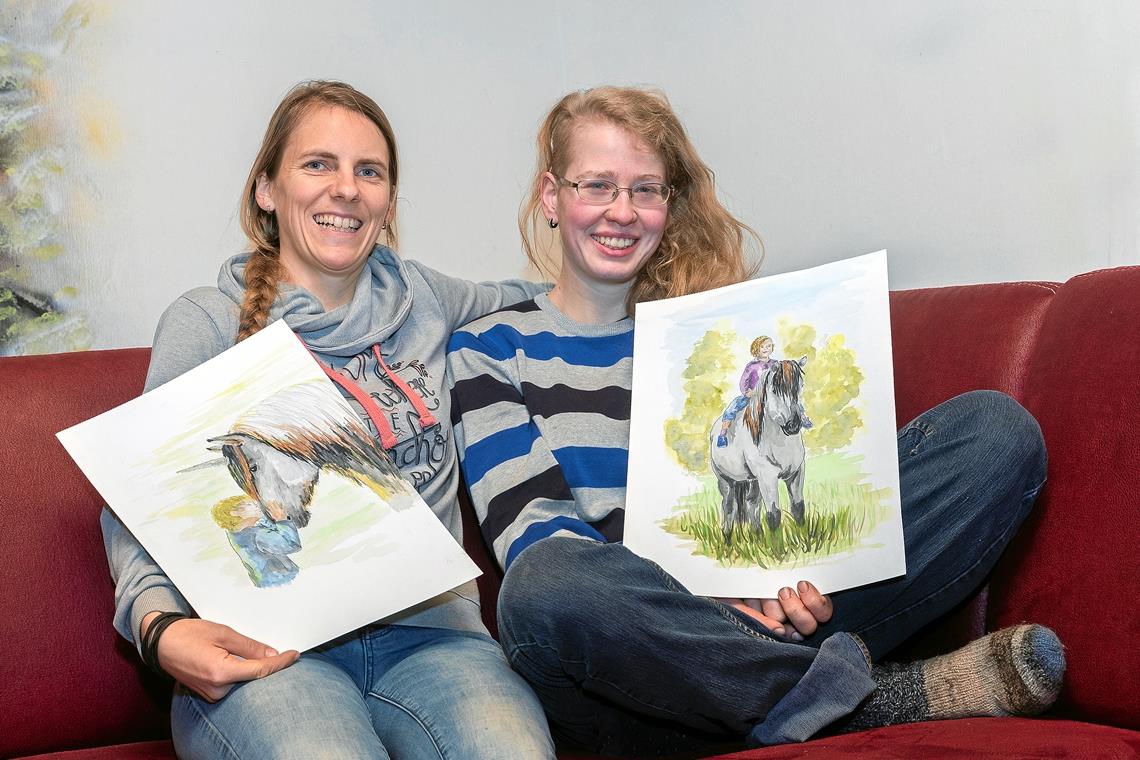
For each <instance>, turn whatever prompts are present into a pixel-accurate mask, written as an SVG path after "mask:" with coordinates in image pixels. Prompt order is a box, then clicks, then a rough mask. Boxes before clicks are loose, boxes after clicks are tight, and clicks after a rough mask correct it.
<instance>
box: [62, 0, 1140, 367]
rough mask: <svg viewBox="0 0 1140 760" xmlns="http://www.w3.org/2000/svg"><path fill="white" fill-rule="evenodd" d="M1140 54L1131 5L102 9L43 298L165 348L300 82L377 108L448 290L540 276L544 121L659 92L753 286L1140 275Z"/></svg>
mask: <svg viewBox="0 0 1140 760" xmlns="http://www.w3.org/2000/svg"><path fill="white" fill-rule="evenodd" d="M1137 32H1140V3H1136V2H1134V0H1109V1H1103V2H1083V1H1082V0H1071V1H1068V2H1060V1H1053V2H1027V1H1025V0H1004V1H1003V2H1000V3H999V2H989V1H986V2H966V1H963V0H922V1H921V2H917V1H916V0H878V1H876V2H859V3H854V2H851V3H849V2H839V1H838V0H834V1H832V2H821V1H817V2H787V1H786V0H773V1H771V2H718V3H707V4H700V5H698V4H696V3H690V2H680V1H673V0H658V2H656V3H653V4H649V5H647V4H643V3H615V2H613V0H607V1H605V2H596V1H594V0H579V2H577V3H574V4H572V5H570V4H566V3H557V2H534V1H533V0H529V1H524V0H509V1H508V2H501V3H495V4H492V3H485V4H484V3H459V2H415V3H407V2H368V1H367V0H348V1H346V2H340V3H332V4H326V3H320V4H317V3H311V2H298V1H294V2H268V1H267V2H256V3H255V2H242V3H231V2H221V1H220V0H209V1H206V0H198V1H197V2H193V3H188V2H175V1H168V2H154V1H152V0H134V1H131V2H114V3H107V4H101V5H97V6H96V12H95V13H94V15H93V16H92V20H91V22H90V23H89V25H88V26H87V28H86V29H84V30H83V31H82V33H81V34H79V35H78V36H77V37H76V40H75V42H74V43H73V46H72V49H71V50H70V51H69V56H70V59H71V60H72V62H73V63H72V64H71V68H69V69H66V72H65V75H63V76H61V77H60V81H59V82H58V85H57V86H58V90H59V95H60V97H61V98H62V99H63V100H62V101H61V102H70V103H76V104H78V105H77V114H76V115H75V117H74V125H73V129H74V135H73V136H74V137H75V138H76V139H77V140H79V141H80V142H83V141H88V142H91V143H93V144H94V145H95V147H90V148H89V149H88V150H86V151H84V153H85V155H84V157H83V158H81V159H80V162H79V163H80V164H81V166H80V167H79V168H78V169H77V171H76V174H77V176H80V177H81V178H82V179H81V181H76V183H75V188H73V192H74V194H75V197H76V200H75V204H76V208H77V209H78V210H77V211H76V212H75V222H76V223H75V230H76V234H75V235H74V237H73V238H72V240H71V241H70V243H69V246H71V247H73V248H74V250H77V251H79V252H81V253H80V255H78V256H77V255H74V254H72V255H70V256H64V257H61V259H60V260H59V261H58V262H57V263H55V264H53V265H52V266H53V267H54V269H52V271H51V276H52V277H57V278H61V277H62V278H66V277H70V278H71V279H72V280H73V281H74V283H75V284H77V285H78V286H79V289H80V294H79V296H78V297H77V303H76V305H77V307H78V308H80V309H81V310H82V311H84V312H85V313H86V314H87V315H88V319H89V322H90V325H91V329H92V333H93V336H94V341H95V344H96V346H101V347H106V346H117V345H140V344H146V343H149V341H150V337H151V334H152V330H153V327H154V324H155V321H156V320H157V317H158V315H159V314H160V313H161V311H162V309H163V308H164V307H165V305H166V304H167V303H169V302H170V301H171V300H172V299H173V298H174V297H175V296H177V294H178V293H180V292H181V291H183V290H185V289H187V288H190V287H192V286H195V285H200V284H211V283H213V282H214V279H215V273H216V271H217V267H218V264H219V263H220V262H221V260H222V259H223V258H224V257H226V256H227V255H229V254H230V253H233V252H236V251H237V250H239V249H240V248H241V246H242V239H241V237H240V233H239V231H238V229H237V223H236V208H237V198H238V194H239V192H240V189H241V184H242V182H243V180H244V177H245V173H246V171H247V170H248V166H249V163H250V162H251V160H252V157H253V154H254V152H255V151H256V148H257V145H258V143H259V141H260V138H261V133H262V131H263V129H264V127H265V123H266V121H267V120H268V117H269V114H270V112H271V111H272V109H273V107H274V106H275V105H276V103H277V101H278V100H279V99H280V97H281V95H282V94H283V93H284V92H285V91H286V90H287V89H288V87H289V86H290V85H291V84H293V83H295V82H297V81H299V80H302V79H308V78H339V79H343V80H345V81H348V82H350V83H351V84H353V85H355V86H357V87H358V88H360V89H362V90H363V91H365V92H367V93H369V94H370V95H372V96H373V97H374V98H375V99H376V100H377V101H378V102H379V103H380V104H381V106H383V107H384V108H385V110H386V111H387V112H388V115H389V116H390V117H391V119H392V121H393V123H394V126H395V128H396V131H397V137H398V139H399V141H400V150H401V154H402V155H401V173H402V176H403V181H402V183H401V187H400V206H399V213H400V224H401V235H402V238H403V240H402V246H401V248H402V251H403V253H404V254H405V255H407V256H410V257H413V258H418V259H421V260H423V261H426V262H428V263H430V264H432V265H434V266H436V267H438V268H439V269H442V270H444V271H447V272H449V273H454V274H458V275H463V276H467V277H472V278H488V277H504V276H515V275H518V274H522V273H523V272H524V271H525V269H524V265H523V259H522V254H521V252H520V248H519V245H518V234H517V230H516V226H515V219H516V214H517V209H518V203H519V201H520V199H521V197H522V192H523V187H524V185H525V184H526V182H527V180H528V179H529V176H530V171H531V168H532V162H533V160H534V157H533V148H532V147H531V145H532V141H533V139H534V131H535V129H536V127H537V123H538V121H539V120H540V118H541V117H542V116H543V115H544V114H545V112H546V110H547V108H548V107H549V106H550V105H551V104H552V103H553V101H554V100H556V99H557V98H558V97H559V96H560V95H561V94H562V93H564V92H565V91H567V90H568V89H571V88H578V87H584V86H589V85H592V84H599V83H619V84H623V83H641V84H653V85H657V86H659V87H661V88H663V89H664V90H665V91H666V92H667V93H668V95H669V96H670V98H671V100H672V101H673V103H674V105H675V107H676V108H677V110H678V111H679V113H680V114H681V116H682V118H683V119H684V121H685V122H686V124H687V125H688V127H689V129H690V131H691V133H692V135H693V137H694V139H695V141H696V143H697V145H698V147H699V148H700V150H701V151H702V154H703V156H704V157H705V159H706V161H707V162H708V163H709V164H710V165H711V166H712V167H713V168H714V170H715V171H716V172H717V178H718V183H719V185H720V190H721V193H722V196H723V197H724V198H725V200H726V202H727V203H728V205H729V206H730V207H731V208H732V209H733V210H734V211H735V212H737V213H738V214H739V215H740V216H741V217H743V218H744V219H745V220H746V221H747V222H748V223H750V224H752V225H753V226H755V227H756V228H757V229H758V230H759V231H760V232H761V233H762V235H763V237H764V240H765V243H766V247H767V258H766V261H765V265H764V272H767V273H775V272H781V271H786V270H790V269H797V268H802V267H805V266H810V265H814V264H818V263H822V262H825V261H830V260H834V259H838V258H842V257H846V256H849V255H855V254H860V253H865V252H867V251H871V250H876V249H878V248H883V247H886V248H887V249H888V250H889V252H890V265H891V278H892V279H891V284H892V287H895V288H909V287H918V286H928V285H939V284H953V283H970V282H984V281H1001V280H1011V279H1064V278H1066V277H1068V276H1070V275H1072V274H1075V273H1078V272H1081V271H1086V270H1089V269H1094V268H1099V267H1108V266H1116V265H1121V264H1134V263H1138V262H1140V248H1138V242H1140V241H1138V237H1140V53H1138V52H1137V47H1140V46H1137V45H1136V44H1135V40H1136V38H1137V36H1138V35H1137ZM100 146H101V147H100ZM96 148H98V149H96ZM44 276H47V275H46V274H45V275H44Z"/></svg>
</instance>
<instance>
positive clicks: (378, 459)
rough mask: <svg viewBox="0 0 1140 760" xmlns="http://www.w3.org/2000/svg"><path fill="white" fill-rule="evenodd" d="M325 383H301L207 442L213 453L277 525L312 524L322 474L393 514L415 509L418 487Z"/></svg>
mask: <svg viewBox="0 0 1140 760" xmlns="http://www.w3.org/2000/svg"><path fill="white" fill-rule="evenodd" d="M324 382H325V381H324V380H321V381H318V382H308V383H298V384H297V385H293V386H290V387H288V388H285V389H284V390H281V391H278V392H277V393H274V394H273V395H272V396H269V397H268V398H266V399H265V400H264V401H262V402H261V403H259V404H257V405H256V406H254V407H253V408H251V409H249V410H248V411H246V412H245V413H244V414H242V415H241V416H240V417H239V418H238V419H237V420H236V421H235V422H234V424H233V425H232V426H231V427H230V430H229V432H227V433H226V434H225V435H222V436H218V437H216V438H210V439H208V440H209V442H210V443H213V444H215V445H214V446H212V447H210V448H211V450H213V451H220V452H221V454H222V459H223V460H224V462H225V464H226V466H227V468H228V469H229V472H230V475H231V476H232V477H233V479H234V482H236V483H237V484H238V486H239V487H240V488H241V489H242V490H243V491H244V492H245V493H246V494H247V495H248V496H249V497H250V498H252V499H254V500H255V501H257V502H258V504H260V506H261V510H262V512H263V513H264V514H265V516H266V517H267V518H268V519H270V520H273V521H280V520H291V521H293V522H294V523H296V525H297V527H299V528H303V527H305V526H306V525H308V524H309V517H310V513H309V503H310V501H312V498H313V491H314V489H315V488H316V485H317V480H318V478H319V477H320V473H321V471H322V470H332V471H334V472H336V473H339V474H340V475H343V476H345V477H347V478H349V479H351V480H352V481H354V482H355V483H357V484H358V485H361V486H364V487H366V488H369V489H370V490H372V491H374V492H375V493H376V494H378V495H379V496H380V497H381V498H382V499H384V500H385V502H387V503H388V504H389V506H391V507H392V508H394V509H397V510H400V509H404V508H406V507H408V506H411V504H412V503H413V501H412V499H411V498H409V496H410V494H412V493H414V492H413V490H412V488H411V486H410V485H408V483H407V482H406V481H404V480H403V478H402V477H401V476H400V471H399V470H398V469H396V466H395V465H394V464H392V461H391V460H390V459H389V458H388V456H387V454H385V453H384V451H383V449H381V448H380V445H379V444H378V443H377V442H376V440H375V439H374V438H373V437H372V436H371V435H370V434H369V433H368V430H367V429H366V428H365V427H364V425H363V424H362V423H361V422H360V420H359V419H358V418H357V417H356V416H355V415H353V414H352V413H351V411H350V410H348V409H346V408H344V407H343V406H341V405H337V404H330V403H329V401H328V397H327V395H326V393H325V392H322V391H323V390H324V388H323V385H324ZM207 464H208V463H207ZM400 497H404V498H400Z"/></svg>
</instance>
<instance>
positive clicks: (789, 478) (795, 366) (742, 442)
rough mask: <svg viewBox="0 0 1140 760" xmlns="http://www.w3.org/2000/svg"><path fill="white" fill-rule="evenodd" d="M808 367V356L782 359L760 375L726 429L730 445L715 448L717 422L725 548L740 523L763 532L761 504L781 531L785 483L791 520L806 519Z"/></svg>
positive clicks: (713, 460)
mask: <svg viewBox="0 0 1140 760" xmlns="http://www.w3.org/2000/svg"><path fill="white" fill-rule="evenodd" d="M806 365H807V357H806V356H805V357H803V358H802V359H800V360H799V361H790V360H784V361H778V362H776V363H775V365H773V366H772V367H771V368H770V369H768V370H766V371H765V372H764V373H763V374H762V375H761V376H760V380H759V382H758V383H757V384H756V389H755V390H754V391H753V393H752V396H751V398H749V399H748V404H747V406H745V408H744V410H743V411H742V412H741V413H740V414H737V415H736V419H734V420H733V421H732V423H731V425H730V426H729V428H728V434H727V437H728V445H727V446H723V447H718V446H717V445H716V438H717V435H718V434H719V433H720V424H721V417H718V418H717V419H716V420H714V421H713V425H712V430H711V431H710V433H709V450H710V455H709V460H710V464H711V465H712V471H713V473H714V474H715V475H716V480H717V486H718V487H719V488H720V495H721V528H722V529H723V531H724V540H725V543H726V544H728V543H730V542H731V538H732V531H733V528H735V527H736V526H738V525H744V524H748V525H751V526H752V527H753V528H754V529H755V530H757V531H759V530H761V524H760V507H761V506H763V509H764V517H765V521H766V522H767V523H768V529H769V530H772V531H774V530H776V529H777V528H779V527H780V500H779V493H778V491H777V486H778V484H779V481H781V480H782V481H784V486H785V487H786V488H787V489H788V497H789V502H790V504H791V512H792V518H793V519H795V521H796V522H798V523H801V524H802V523H803V521H804V443H803V438H802V437H801V427H802V419H801V413H802V409H803V406H802V402H803V386H804V367H805V366H806ZM722 416H723V415H722Z"/></svg>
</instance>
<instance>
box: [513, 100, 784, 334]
mask: <svg viewBox="0 0 1140 760" xmlns="http://www.w3.org/2000/svg"><path fill="white" fill-rule="evenodd" d="M591 122H593V123H597V122H603V123H610V124H614V125H616V126H618V127H620V128H622V129H625V130H627V131H628V132H629V133H630V134H632V135H634V136H635V137H636V138H637V139H638V140H639V141H640V142H642V143H644V144H645V145H646V146H648V147H649V148H651V149H652V150H653V151H654V152H656V153H657V155H658V156H659V157H660V158H661V160H662V162H663V163H664V164H665V172H666V183H667V184H669V185H671V186H672V187H674V188H675V191H674V194H673V196H672V197H671V198H670V200H669V215H668V219H667V221H666V223H665V231H664V233H663V234H662V236H661V243H660V244H659V245H658V246H657V250H656V251H655V252H654V253H653V255H652V256H650V257H649V259H648V261H646V263H645V264H644V266H642V268H641V271H640V272H638V274H637V276H636V277H635V278H634V281H633V284H632V286H631V287H630V290H629V295H628V296H627V298H626V309H627V311H628V312H629V313H630V314H633V313H634V310H635V308H636V306H637V304H638V303H639V302H641V301H651V300H655V299H658V298H669V297H672V296H679V295H686V294H688V293H696V292H699V291H702V290H709V289H711V288H716V287H720V286H721V285H729V284H731V283H735V282H740V281H742V280H745V279H747V278H748V277H750V276H751V275H752V274H754V273H755V271H756V269H757V267H758V265H759V258H762V257H763V244H762V243H761V241H760V236H759V235H758V234H757V233H756V231H755V230H753V229H752V228H751V227H749V226H748V225H747V224H745V223H744V222H742V221H740V220H739V219H737V218H736V217H734V216H733V215H732V214H730V213H729V212H728V210H727V209H725V207H724V206H723V205H722V204H721V202H720V201H719V200H718V199H717V197H716V185H715V182H714V176H713V172H712V170H711V169H710V168H709V167H708V166H707V165H706V164H705V163H704V162H703V161H702V160H701V158H700V156H699V155H697V150H696V148H695V147H694V146H693V143H692V141H691V140H690V139H689V136H688V134H687V133H686V132H685V128H684V126H683V125H682V124H681V121H680V119H678V118H677V115H676V114H675V113H674V112H673V108H672V106H670V104H669V100H668V98H666V97H665V95H664V93H661V92H659V91H656V90H651V89H643V88H638V87H595V88H593V89H589V90H580V91H576V92H571V93H569V94H568V95H566V96H564V97H563V98H562V99H561V100H559V101H558V103H557V104H556V105H555V106H554V108H553V109H552V110H551V111H550V113H548V114H547V116H546V118H545V119H544V120H543V122H542V126H541V127H540V128H539V130H538V139H537V146H538V164H537V166H536V168H535V173H534V180H533V181H532V182H531V186H530V191H529V193H528V195H527V198H526V200H525V201H524V202H523V205H522V209H521V210H520V212H519V232H520V233H521V234H522V240H523V248H524V249H525V250H526V255H527V259H529V260H530V262H531V264H533V265H534V266H535V267H536V268H537V269H539V270H540V271H544V272H547V273H548V274H552V272H551V267H550V265H549V264H550V261H549V255H550V253H551V251H552V249H553V248H554V246H555V245H556V243H555V241H556V240H557V235H555V234H554V233H552V232H551V229H550V227H549V225H548V220H547V219H546V217H545V215H544V214H543V209H542V178H543V174H544V173H545V172H548V171H549V172H550V173H552V174H554V175H555V176H558V177H561V176H563V175H564V174H565V172H566V168H567V166H568V165H569V164H570V161H571V156H570V142H571V137H572V135H573V134H574V131H575V129H577V128H579V127H580V126H581V125H583V124H588V123H591ZM745 237H750V238H751V239H752V240H754V241H755V243H756V246H757V249H758V251H759V257H758V260H757V262H756V264H750V263H749V262H748V260H747V258H748V257H747V256H746V254H745ZM540 243H541V248H540Z"/></svg>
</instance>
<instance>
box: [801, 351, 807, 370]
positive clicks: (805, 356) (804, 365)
mask: <svg viewBox="0 0 1140 760" xmlns="http://www.w3.org/2000/svg"><path fill="white" fill-rule="evenodd" d="M800 366H801V367H806V366H807V354H804V355H803V356H801V357H800Z"/></svg>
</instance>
